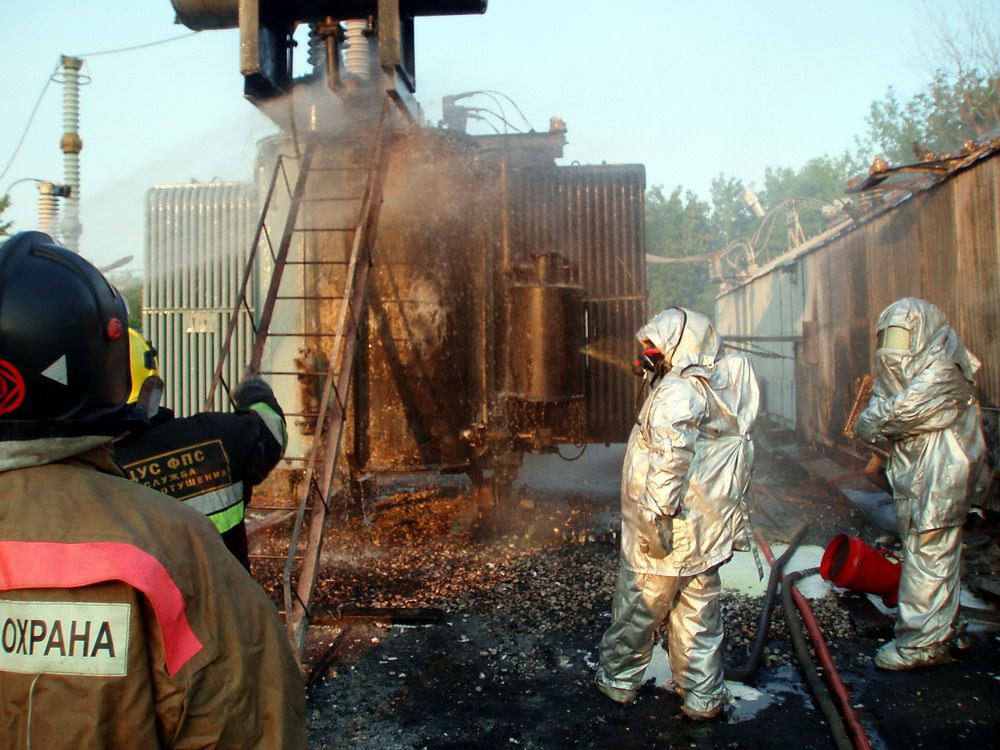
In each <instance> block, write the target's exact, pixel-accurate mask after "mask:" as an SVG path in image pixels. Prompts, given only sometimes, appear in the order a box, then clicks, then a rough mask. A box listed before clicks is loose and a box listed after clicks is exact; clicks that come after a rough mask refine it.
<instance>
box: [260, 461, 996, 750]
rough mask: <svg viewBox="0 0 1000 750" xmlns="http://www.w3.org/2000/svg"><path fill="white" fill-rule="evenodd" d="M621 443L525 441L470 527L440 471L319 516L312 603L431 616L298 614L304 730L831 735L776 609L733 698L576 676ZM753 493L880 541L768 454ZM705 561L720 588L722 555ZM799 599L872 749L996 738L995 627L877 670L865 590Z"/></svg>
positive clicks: (509, 743) (802, 739)
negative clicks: (565, 447)
mask: <svg viewBox="0 0 1000 750" xmlns="http://www.w3.org/2000/svg"><path fill="white" fill-rule="evenodd" d="M621 458H622V451H621V446H618V447H617V448H616V447H614V446H613V447H612V448H610V449H606V448H602V447H600V446H592V447H591V449H588V453H587V454H586V455H585V457H584V458H583V459H582V460H581V461H579V462H577V463H565V462H562V461H559V460H558V458H556V457H551V456H550V457H529V459H528V460H527V461H526V464H525V466H524V468H523V469H522V472H521V476H520V477H519V480H518V483H516V484H515V487H514V491H513V493H512V496H511V498H510V499H509V500H508V502H507V503H506V504H505V505H504V506H502V507H501V508H499V509H498V511H497V512H496V513H494V514H493V515H492V517H491V518H490V519H488V521H487V522H486V523H483V524H476V523H473V522H472V519H471V517H470V514H469V509H470V508H471V507H473V503H472V502H471V501H470V495H469V488H468V486H467V485H466V484H465V483H464V481H462V480H459V479H455V478H435V480H434V481H433V482H431V481H428V480H427V479H424V480H418V479H413V481H411V482H410V483H409V484H404V483H402V482H401V481H400V480H397V481H396V483H388V484H387V485H386V486H384V487H381V488H380V489H379V491H378V494H377V495H376V497H375V499H374V500H373V501H372V502H371V503H370V504H369V505H368V506H367V507H365V508H363V509H361V511H360V512H354V513H351V514H349V515H347V516H346V517H343V518H338V519H336V520H333V521H331V522H330V524H329V525H330V527H331V528H330V531H329V533H328V535H327V541H326V544H325V548H324V555H323V567H322V578H321V582H320V584H319V587H318V591H317V601H318V603H319V604H320V606H321V607H323V608H325V609H326V610H327V611H332V612H334V613H336V612H337V611H341V612H343V611H349V608H350V607H351V606H355V607H378V608H422V609H421V612H420V614H427V609H426V608H434V609H435V610H439V611H440V615H441V616H440V619H439V620H438V621H437V622H436V623H434V624H424V625H412V624H410V625H408V624H392V623H391V622H388V621H385V620H388V619H390V618H388V617H386V618H383V619H382V620H380V619H377V618H376V619H367V618H362V619H351V618H345V619H343V620H341V621H339V622H338V621H336V620H335V621H334V624H331V625H319V626H313V627H312V628H311V629H310V638H309V644H308V647H307V652H306V655H305V659H304V661H305V665H306V671H307V679H308V712H309V713H308V722H309V736H310V743H311V746H312V747H314V748H359V749H360V748H371V749H373V750H374V749H376V748H377V749H380V750H381V749H393V748H428V749H429V750H430V749H438V750H444V749H446V748H511V749H513V748H546V749H548V748H633V747H635V748H647V747H648V748H652V747H658V748H661V747H691V748H765V747H766V748H773V747H776V746H777V747H783V746H787V745H790V744H794V745H796V746H797V747H799V748H802V749H803V750H805V749H806V748H831V747H834V746H835V745H834V741H833V739H832V736H831V734H830V731H829V729H828V728H827V726H826V723H825V720H824V719H823V716H822V714H821V712H820V711H819V709H818V708H817V704H816V702H815V701H814V699H813V698H812V696H811V695H810V693H809V691H808V688H807V687H806V683H805V681H804V680H803V678H802V675H801V672H800V670H799V668H798V665H797V662H796V661H795V659H794V657H793V655H792V648H791V645H790V640H789V631H788V628H787V626H786V625H785V623H784V619H783V617H782V614H781V608H780V606H779V607H778V608H777V610H776V612H775V616H774V618H773V619H772V622H771V625H770V629H769V642H768V648H767V652H766V656H765V659H764V663H763V666H762V667H761V669H760V670H759V672H758V673H757V675H756V678H755V680H754V686H755V688H756V692H755V693H750V694H745V693H744V694H742V698H739V699H737V700H736V701H735V708H734V710H733V711H732V712H731V713H730V715H729V716H728V718H727V719H726V720H724V721H720V722H715V723H711V724H698V723H692V722H690V721H688V720H686V719H685V718H683V717H682V716H681V714H680V713H679V706H680V703H679V700H678V698H677V697H676V696H675V695H674V694H673V693H672V692H670V691H669V690H668V689H665V688H664V687H663V686H662V685H660V686H656V685H654V684H653V682H652V680H651V681H649V682H647V684H646V685H645V686H644V687H643V690H642V692H641V694H640V699H639V701H638V702H637V703H636V704H635V705H633V706H629V707H622V706H618V705H616V704H614V703H612V702H611V701H609V700H608V699H607V698H605V697H604V696H602V695H601V694H599V693H598V692H597V691H596V690H595V689H594V687H593V678H594V670H595V668H596V648H597V643H598V641H599V639H600V636H601V634H602V633H603V631H604V629H605V628H606V627H607V625H608V623H609V620H610V604H611V594H612V590H613V586H614V579H615V574H616V571H617V559H618V547H617V544H618V539H617V533H618V531H617V524H618V522H619V519H618V515H617V506H618V480H619V475H620V467H621ZM755 490H756V492H755V501H754V506H755V507H754V511H755V512H754V518H755V525H756V527H757V528H758V529H760V530H761V531H762V532H763V534H764V536H765V537H766V538H767V539H768V541H769V543H770V544H771V545H780V544H782V543H784V542H786V541H787V538H788V536H790V534H791V532H792V529H793V528H794V527H795V526H797V525H798V523H800V522H801V521H804V520H805V521H808V522H809V530H808V532H807V535H806V538H805V540H804V544H815V545H819V546H820V547H822V546H824V545H825V544H826V542H827V541H828V540H829V539H830V538H831V537H832V536H833V535H834V534H836V533H840V532H844V533H849V534H853V535H857V536H861V537H862V538H863V539H865V541H867V542H868V543H870V544H873V545H874V544H876V543H877V542H881V543H883V544H886V543H891V542H892V537H891V536H889V535H887V534H886V533H885V531H884V530H883V529H880V528H878V527H877V526H876V525H874V524H872V523H871V520H870V519H869V518H868V517H867V516H866V515H865V514H864V513H862V512H861V511H860V510H858V508H857V507H856V506H854V505H853V504H852V503H851V502H849V501H848V500H847V499H846V498H845V497H844V496H843V495H842V494H840V493H838V492H836V491H834V490H833V489H831V486H830V485H829V484H828V483H827V482H826V481H822V480H819V479H817V478H816V477H814V476H811V475H809V474H807V473H806V472H805V471H804V470H803V469H802V468H801V467H800V466H799V464H798V463H796V462H793V461H790V460H788V459H787V458H784V457H776V456H775V455H763V456H761V457H759V458H758V467H757V471H756V473H755ZM258 544H260V542H258ZM790 569H791V568H790ZM254 570H255V573H256V574H257V575H258V579H259V580H261V582H262V585H264V586H265V588H267V589H268V590H270V591H271V592H272V593H273V594H274V595H275V597H276V601H277V598H279V597H280V573H277V572H276V571H275V570H273V569H269V568H268V566H267V565H266V564H265V563H263V562H262V561H259V560H258V561H255V568H254ZM722 576H723V582H724V585H725V584H726V580H727V569H726V568H723V570H722ZM723 601H724V607H725V612H726V632H727V636H726V643H725V657H724V658H725V661H726V664H727V666H731V667H739V666H742V665H743V664H744V663H745V660H746V657H747V654H748V652H749V648H750V643H751V638H752V635H753V633H754V632H755V630H756V624H757V619H758V617H759V612H760V607H761V598H760V597H754V596H749V595H746V594H742V593H738V592H736V591H732V590H729V589H728V588H727V590H726V591H725V593H724V595H723ZM812 605H813V609H814V611H815V612H816V615H817V617H818V619H819V621H820V624H821V625H822V627H823V629H824V632H825V634H826V636H827V639H828V642H829V644H830V647H831V651H832V653H833V657H834V660H835V662H836V664H837V665H838V668H839V669H840V672H841V677H842V679H843V681H844V683H845V685H846V686H847V689H848V691H849V692H850V694H851V698H852V704H853V705H854V706H855V708H856V710H857V711H858V714H859V716H860V719H861V721H862V723H863V724H864V727H865V730H866V732H867V734H868V737H869V739H870V740H871V743H872V746H873V747H875V748H888V749H890V750H894V749H895V748H906V750H910V749H911V748H919V747H939V746H940V745H941V744H942V743H944V742H947V743H948V744H949V745H951V746H954V747H970V748H971V747H976V748H986V747H996V746H998V744H1000V740H998V739H997V738H998V737H1000V700H998V698H1000V629H997V628H996V627H995V626H989V627H988V626H983V625H976V624H973V625H972V627H971V632H970V639H971V641H972V647H971V648H970V649H968V650H967V651H964V652H962V653H961V654H960V655H959V656H958V659H957V661H956V662H955V663H954V664H951V665H947V666H943V667H937V668H935V669H930V670H922V671H912V672H901V673H888V674H887V673H884V672H877V671H876V670H875V668H874V666H873V664H872V661H871V656H872V654H873V653H874V652H875V650H876V648H877V647H878V646H879V645H880V644H881V643H882V642H884V640H885V639H886V638H889V637H891V620H889V619H888V618H886V617H885V616H884V615H883V614H880V613H879V612H878V611H877V610H876V609H875V608H874V607H873V606H872V605H871V604H870V603H869V601H868V598H867V597H864V596H862V595H860V594H853V593H849V592H842V591H835V592H833V593H830V594H828V595H827V596H825V597H823V598H822V599H817V600H815V601H813V602H812ZM657 650H658V651H659V650H660V647H659V646H657ZM661 661H662V659H661ZM656 662H657V659H656V658H654V664H655V663H656ZM647 674H648V673H647ZM659 682H660V683H663V682H665V680H664V679H662V678H661V679H659Z"/></svg>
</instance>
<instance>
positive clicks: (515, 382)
mask: <svg viewBox="0 0 1000 750" xmlns="http://www.w3.org/2000/svg"><path fill="white" fill-rule="evenodd" d="M519 276H520V277H521V280H519V281H517V282H516V283H515V284H514V285H513V286H512V287H511V290H510V339H509V341H510V360H509V379H508V388H509V392H508V396H511V397H514V398H520V399H523V400H525V401H547V402H558V401H566V400H568V399H573V398H582V397H583V361H584V359H583V351H584V330H583V289H582V287H580V286H576V285H573V284H571V283H570V282H569V276H570V274H569V264H568V263H567V262H566V260H565V259H564V258H563V256H561V255H559V254H558V253H545V254H537V255H535V256H533V258H532V261H531V262H530V263H528V264H524V265H522V266H521V268H520V273H519Z"/></svg>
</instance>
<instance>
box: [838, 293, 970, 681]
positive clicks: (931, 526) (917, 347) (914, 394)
mask: <svg viewBox="0 0 1000 750" xmlns="http://www.w3.org/2000/svg"><path fill="white" fill-rule="evenodd" d="M877 335H878V344H877V346H878V348H877V349H876V350H875V367H876V382H875V389H874V392H873V394H872V398H871V401H869V403H868V407H867V408H866V409H865V410H864V411H863V412H862V413H861V414H860V416H859V417H858V421H857V424H856V426H855V431H856V433H857V435H858V437H860V438H861V439H863V440H865V441H867V442H869V443H878V442H882V441H888V442H889V443H890V445H891V450H890V454H889V462H888V465H887V467H886V474H887V475H888V477H889V482H890V484H891V485H892V491H893V495H894V496H895V500H896V518H897V522H898V524H899V533H900V536H901V537H902V540H903V570H902V575H901V578H900V582H899V611H898V615H897V620H896V638H895V640H893V641H890V642H889V643H887V644H885V645H884V646H883V647H882V648H880V649H879V650H878V652H877V653H876V654H875V665H876V666H877V667H880V668H882V669H912V668H914V667H923V666H930V665H933V664H941V663H944V662H947V661H949V660H950V654H949V641H950V639H951V636H952V634H953V633H952V630H953V624H954V621H955V619H956V616H957V614H958V604H959V593H960V584H959V562H960V559H961V551H962V549H961V548H962V533H961V532H962V528H961V527H962V524H963V523H964V522H965V517H966V514H967V513H968V511H969V504H970V502H971V498H972V495H973V494H974V491H975V489H976V483H977V480H978V479H979V475H980V471H981V469H982V465H983V459H984V456H985V453H986V446H985V441H984V440H983V432H982V422H981V417H980V410H979V402H978V401H977V399H976V396H975V383H974V382H973V380H972V378H973V375H974V374H975V373H976V370H978V369H979V360H978V359H976V357H975V356H973V355H972V354H971V353H970V352H969V351H968V350H967V349H966V348H965V346H964V345H963V344H962V341H961V339H960V338H959V337H958V334H957V333H956V332H955V330H954V329H953V328H952V327H951V326H949V325H947V324H946V323H945V317H944V313H942V312H941V310H939V309H938V308H937V307H935V306H934V305H932V304H931V303H929V302H926V301H924V300H922V299H916V298H915V297H906V298H904V299H901V300H898V301H896V302H893V303H892V304H891V305H889V307H887V308H886V309H885V310H883V311H882V314H881V315H880V316H879V319H878V325H877Z"/></svg>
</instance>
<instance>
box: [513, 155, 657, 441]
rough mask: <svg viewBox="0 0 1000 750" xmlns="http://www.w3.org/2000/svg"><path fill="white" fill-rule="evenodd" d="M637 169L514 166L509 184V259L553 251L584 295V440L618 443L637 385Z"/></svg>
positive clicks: (641, 281) (641, 270)
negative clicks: (633, 369) (567, 266)
mask: <svg viewBox="0 0 1000 750" xmlns="http://www.w3.org/2000/svg"><path fill="white" fill-rule="evenodd" d="M645 187H646V173H645V168H644V167H643V166H642V165H624V166H571V167H534V168H531V167H527V168H525V167H522V168H517V169H515V170H512V171H511V177H510V183H509V195H508V200H509V209H508V212H509V213H508V215H509V217H510V247H511V255H512V261H514V262H516V261H518V260H525V259H528V258H530V256H531V255H532V254H533V253H548V252H559V253H562V254H563V255H564V256H566V257H567V258H568V259H569V261H570V265H571V269H572V270H571V276H572V282H573V283H576V284H580V285H581V286H582V287H583V289H584V298H585V299H584V306H585V309H586V317H587V359H586V367H587V370H586V387H585V401H586V405H587V434H588V437H589V439H590V440H592V441H595V442H620V441H624V440H625V439H626V438H627V437H628V432H629V430H630V429H631V425H632V420H633V413H632V412H633V410H634V408H635V396H636V388H637V379H636V378H635V377H634V376H633V375H632V374H631V372H630V371H629V364H628V363H629V362H630V361H631V360H632V358H633V357H634V356H635V347H636V343H635V338H634V337H635V332H636V331H637V330H639V328H640V327H641V326H642V324H643V323H644V322H645V299H646V266H645V255H644V253H645V236H644V224H643V218H644V216H643V212H644V194H645Z"/></svg>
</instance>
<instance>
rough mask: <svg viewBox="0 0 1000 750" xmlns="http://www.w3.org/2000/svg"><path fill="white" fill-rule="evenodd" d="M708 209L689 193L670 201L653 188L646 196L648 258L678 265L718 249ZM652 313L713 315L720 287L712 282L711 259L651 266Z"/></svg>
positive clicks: (676, 191)
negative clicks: (670, 310)
mask: <svg viewBox="0 0 1000 750" xmlns="http://www.w3.org/2000/svg"><path fill="white" fill-rule="evenodd" d="M718 244H719V240H718V237H717V235H716V232H715V230H714V228H713V226H712V222H711V220H710V216H709V207H708V204H707V203H705V202H703V201H700V200H698V198H697V196H695V194H694V193H692V192H691V191H690V190H687V191H685V190H682V189H681V188H680V187H677V188H675V189H674V190H673V192H672V193H670V195H669V196H667V195H665V194H664V192H663V188H661V187H659V186H654V187H652V188H650V189H649V190H648V191H647V193H646V250H647V252H648V253H649V254H651V255H654V256H659V257H662V258H667V259H670V260H675V261H676V260H678V259H682V258H692V256H703V255H706V254H707V253H709V252H711V251H713V250H715V249H716V248H717V247H718ZM646 276H647V280H648V282H647V283H648V285H649V294H648V302H649V310H650V312H655V311H657V310H662V309H664V308H666V307H670V306H671V305H684V306H685V307H689V308H691V309H693V310H698V311H699V312H703V313H706V314H710V315H711V314H713V313H714V307H715V302H714V300H715V287H714V285H713V284H712V282H711V281H710V280H709V275H708V258H707V257H704V258H692V259H691V260H690V261H686V262H671V263H647V265H646Z"/></svg>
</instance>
